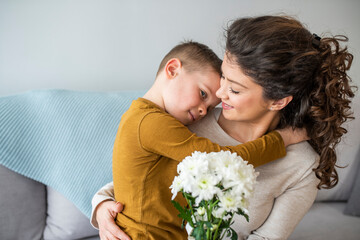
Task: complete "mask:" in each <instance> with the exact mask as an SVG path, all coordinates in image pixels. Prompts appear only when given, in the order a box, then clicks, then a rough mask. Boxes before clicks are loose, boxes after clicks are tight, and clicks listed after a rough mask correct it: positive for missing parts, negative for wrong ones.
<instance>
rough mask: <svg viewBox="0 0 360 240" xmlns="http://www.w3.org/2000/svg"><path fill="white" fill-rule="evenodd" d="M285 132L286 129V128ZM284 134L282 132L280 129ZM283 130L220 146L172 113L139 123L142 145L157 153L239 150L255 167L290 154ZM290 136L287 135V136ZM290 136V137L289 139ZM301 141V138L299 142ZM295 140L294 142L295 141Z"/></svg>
mask: <svg viewBox="0 0 360 240" xmlns="http://www.w3.org/2000/svg"><path fill="white" fill-rule="evenodd" d="M283 131H285V130H283ZM280 133H281V131H280ZM280 133H279V132H277V131H273V132H271V133H269V134H266V135H265V136H263V137H261V138H259V139H256V140H254V141H250V142H247V143H245V144H241V145H237V146H225V147H224V146H220V145H218V144H216V143H213V142H211V141H210V140H209V139H207V138H202V137H197V136H196V135H195V134H194V133H192V132H190V130H189V129H188V128H187V127H185V126H184V125H183V124H181V123H180V122H179V121H177V120H176V119H174V118H173V117H172V116H170V115H168V114H163V115H159V114H149V115H147V116H146V117H145V118H144V119H143V121H142V123H141V125H140V126H139V140H140V144H141V145H142V147H143V148H144V149H145V150H147V151H149V152H153V153H157V154H159V155H162V156H166V157H169V158H171V159H174V160H177V161H182V160H183V159H184V158H185V157H187V156H189V155H191V154H192V153H193V152H194V151H200V152H219V151H221V150H224V151H231V152H235V153H237V154H238V155H240V156H241V157H242V158H243V159H244V160H247V161H249V163H251V164H253V165H254V167H257V166H259V165H262V164H265V163H268V162H270V161H273V160H275V159H278V158H281V157H284V156H285V155H286V150H285V145H284V141H283V139H282V135H284V134H283V133H281V134H282V135H280ZM284 136H287V135H284ZM289 139H290V138H288V137H287V138H286V142H288V143H289V142H290V143H291V141H289ZM298 142H299V141H298ZM292 143H294V142H292Z"/></svg>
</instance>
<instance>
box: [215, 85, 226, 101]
mask: <svg viewBox="0 0 360 240" xmlns="http://www.w3.org/2000/svg"><path fill="white" fill-rule="evenodd" d="M216 96H217V97H218V98H220V99H222V98H225V97H226V91H225V86H224V85H223V84H222V85H221V86H220V88H219V89H218V90H217V91H216Z"/></svg>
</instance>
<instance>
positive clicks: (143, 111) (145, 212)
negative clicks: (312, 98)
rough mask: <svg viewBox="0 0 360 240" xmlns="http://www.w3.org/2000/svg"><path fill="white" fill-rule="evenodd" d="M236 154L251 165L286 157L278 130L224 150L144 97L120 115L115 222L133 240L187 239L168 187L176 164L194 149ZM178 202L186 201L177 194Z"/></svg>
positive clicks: (115, 156) (114, 171)
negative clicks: (119, 208)
mask: <svg viewBox="0 0 360 240" xmlns="http://www.w3.org/2000/svg"><path fill="white" fill-rule="evenodd" d="M220 150H230V151H231V152H236V153H237V154H238V155H240V156H241V157H242V158H243V159H245V160H247V161H249V163H251V164H253V165H254V167H256V166H259V165H262V164H265V163H268V162H270V161H272V160H275V159H277V158H281V157H283V156H285V154H286V153H285V146H284V143H283V140H282V138H281V136H280V135H279V134H278V133H277V132H271V133H269V134H267V135H265V136H263V137H262V138H260V139H257V140H255V141H251V142H248V143H245V144H242V145H238V146H227V147H222V146H219V145H218V144H215V143H212V142H211V141H210V140H208V139H206V138H201V137H197V136H196V135H195V134H194V133H192V132H190V131H189V130H188V128H187V127H185V126H184V125H183V124H182V123H181V122H179V121H178V120H176V119H175V118H174V117H172V116H171V115H169V114H167V113H166V112H164V111H163V110H162V109H160V108H159V107H158V106H157V105H156V104H154V103H152V102H151V101H148V100H146V99H143V98H139V99H138V100H135V101H133V103H132V105H131V106H130V108H129V110H128V111H127V112H126V113H125V114H124V115H123V116H122V119H121V122H120V125H119V129H118V132H117V135H116V139H115V144H114V152H113V180H114V192H115V199H116V201H119V202H121V203H123V204H124V205H125V208H124V210H123V212H122V213H120V214H118V215H117V219H116V222H117V224H118V225H119V226H120V227H121V228H122V229H123V230H124V231H125V232H126V233H127V234H128V235H129V236H130V237H131V238H132V239H133V240H138V239H140V240H141V239H149V240H159V239H166V240H168V239H176V240H177V239H187V234H186V231H185V230H183V229H181V227H180V226H181V219H180V218H179V217H177V215H178V212H177V210H176V209H175V207H174V206H173V205H172V203H171V197H172V194H171V191H170V189H169V187H170V185H171V183H172V181H173V179H174V176H175V175H176V174H177V172H176V169H177V165H178V163H179V162H180V161H181V160H183V159H184V158H185V157H186V156H189V155H191V154H192V153H193V152H194V151H201V152H218V151H220ZM175 200H176V201H178V202H180V204H182V205H185V204H186V202H185V200H184V199H183V198H182V196H180V194H178V196H177V197H176V198H175Z"/></svg>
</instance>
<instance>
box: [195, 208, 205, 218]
mask: <svg viewBox="0 0 360 240" xmlns="http://www.w3.org/2000/svg"><path fill="white" fill-rule="evenodd" d="M197 213H198V214H199V215H200V216H203V215H204V214H205V208H204V207H199V208H198V209H197Z"/></svg>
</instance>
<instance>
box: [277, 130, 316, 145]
mask: <svg viewBox="0 0 360 240" xmlns="http://www.w3.org/2000/svg"><path fill="white" fill-rule="evenodd" d="M276 131H278V132H279V133H280V135H281V137H282V138H283V141H284V145H285V147H287V146H289V145H291V144H295V143H299V142H302V141H306V140H309V139H310V138H309V137H308V135H307V132H306V129H305V128H295V129H293V128H292V127H286V128H283V129H277V130H276Z"/></svg>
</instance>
